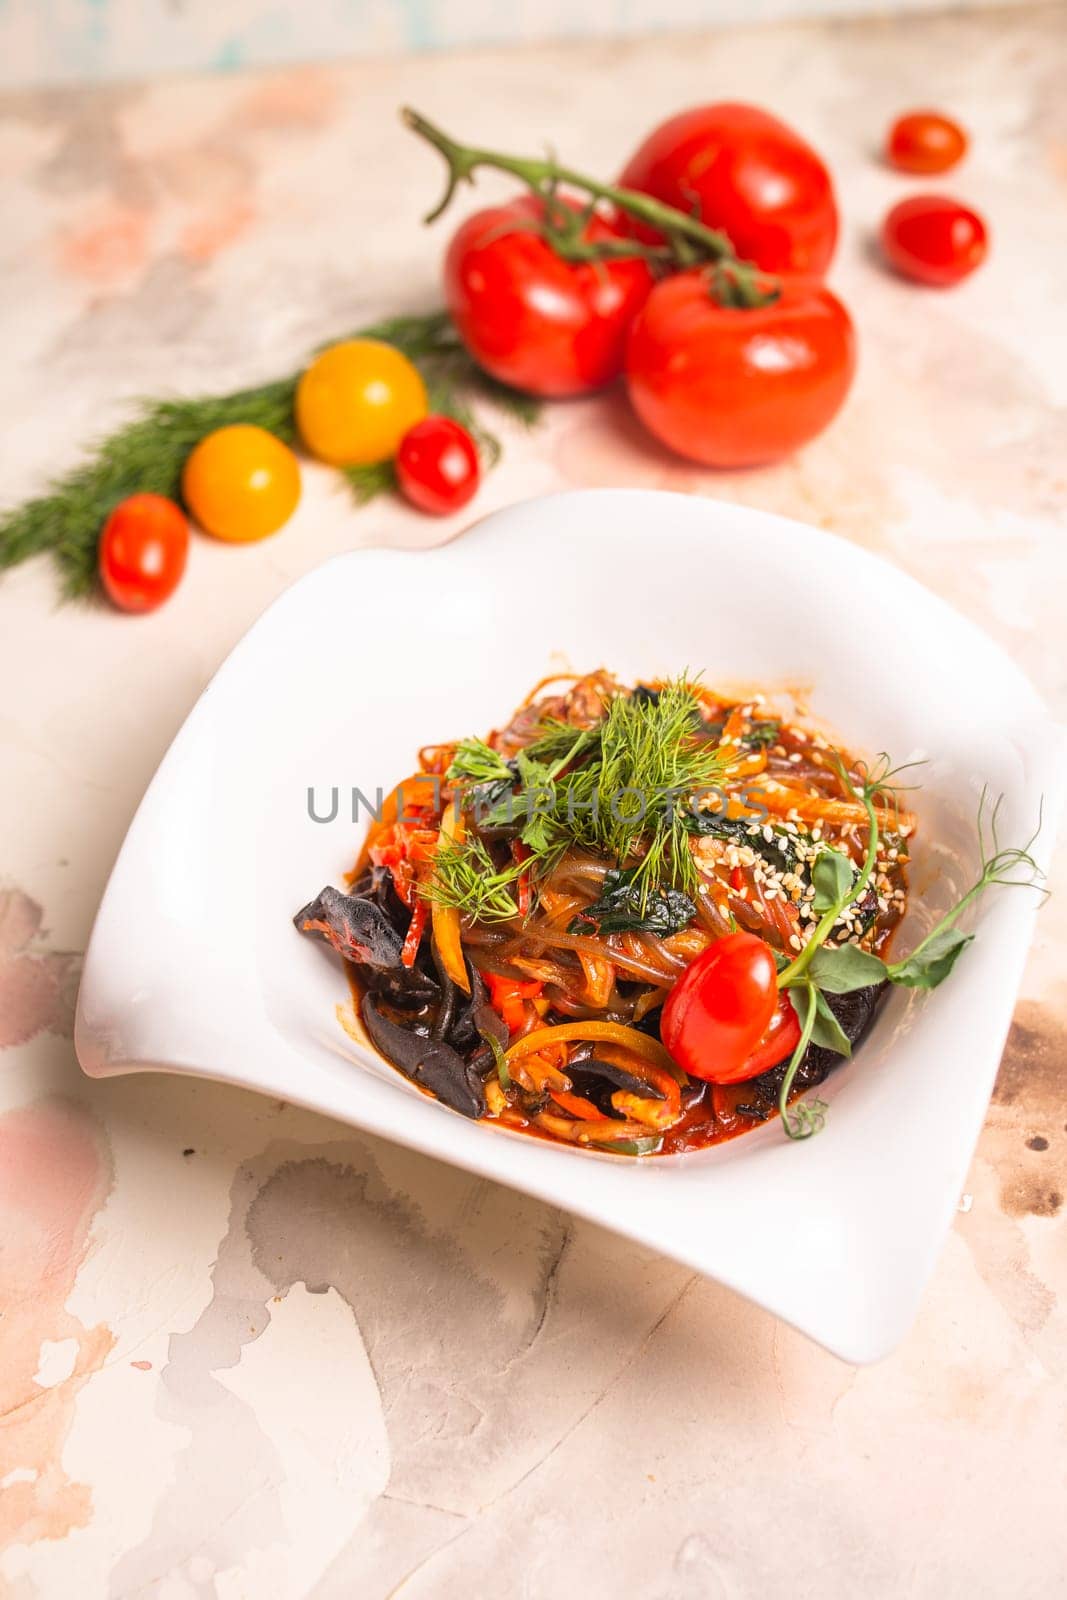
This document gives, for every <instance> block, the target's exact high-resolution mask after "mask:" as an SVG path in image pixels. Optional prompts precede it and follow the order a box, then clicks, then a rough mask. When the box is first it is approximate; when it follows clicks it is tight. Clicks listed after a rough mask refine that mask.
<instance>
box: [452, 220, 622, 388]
mask: <svg viewBox="0 0 1067 1600" xmlns="http://www.w3.org/2000/svg"><path fill="white" fill-rule="evenodd" d="M559 203H561V204H563V205H566V206H568V207H569V208H570V209H571V210H572V211H574V212H575V213H577V212H578V211H579V210H580V209H581V208H580V207H579V205H578V202H577V201H574V200H563V201H561V202H559ZM544 221H545V205H544V202H543V201H542V200H540V199H539V198H538V197H537V196H535V195H521V196H519V197H518V198H517V199H515V200H510V201H508V202H507V204H505V205H499V206H492V207H490V208H489V209H488V210H485V211H479V212H477V213H476V214H475V215H474V216H473V217H470V218H469V219H468V220H467V221H466V222H465V223H463V225H462V226H461V227H460V229H459V230H458V232H457V233H456V234H455V236H454V238H453V240H452V243H451V244H450V246H449V249H448V255H447V258H446V260H445V300H446V303H447V305H448V309H449V311H450V312H451V314H452V318H453V320H454V321H455V324H456V327H457V328H458V329H459V334H460V337H461V338H462V340H463V343H464V344H465V345H466V346H467V349H468V350H469V351H470V353H471V355H472V356H473V357H474V359H475V361H477V362H478V364H479V366H481V367H484V369H485V370H486V372H488V373H490V374H491V375H492V376H493V377H494V378H498V379H499V380H500V382H501V383H506V384H510V386H511V387H512V388H514V389H523V390H525V391H526V392H527V393H528V394H536V395H544V396H546V397H553V396H562V395H575V394H587V393H589V392H590V391H592V390H594V389H602V388H604V386H605V385H606V384H609V383H611V382H612V381H613V380H614V379H615V378H617V377H618V376H619V373H620V372H621V371H622V365H623V356H624V352H625V349H626V335H627V333H628V331H629V327H630V323H631V322H632V321H633V318H634V316H635V314H636V312H637V311H638V310H639V309H640V307H641V306H642V305H643V304H644V302H645V299H646V298H647V296H648V293H649V290H650V289H651V287H652V274H651V272H650V270H649V268H648V265H647V264H646V262H644V261H642V260H640V259H639V258H638V257H635V256H630V257H625V258H623V259H621V260H611V261H579V262H571V261H565V260H564V259H563V258H562V256H560V255H558V254H557V253H556V251H555V250H553V248H552V246H551V244H550V243H549V241H548V240H547V239H546V238H545V237H544V236H543V234H542V232H541V231H540V229H541V227H542V225H543V223H544ZM582 238H583V240H584V241H586V242H590V243H596V242H598V241H602V240H606V241H611V240H617V238H618V235H617V234H616V233H615V232H614V231H613V229H612V228H611V227H610V226H609V225H608V223H607V222H605V221H604V220H603V219H602V218H601V217H598V216H592V217H591V218H590V219H589V221H588V222H587V223H586V224H585V227H584V228H583V230H582Z"/></svg>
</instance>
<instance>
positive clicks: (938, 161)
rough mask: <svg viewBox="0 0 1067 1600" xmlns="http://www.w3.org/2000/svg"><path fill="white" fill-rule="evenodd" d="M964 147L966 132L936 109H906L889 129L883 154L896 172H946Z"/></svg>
mask: <svg viewBox="0 0 1067 1600" xmlns="http://www.w3.org/2000/svg"><path fill="white" fill-rule="evenodd" d="M966 151H967V135H966V134H965V133H964V131H963V129H962V128H961V127H960V125H959V123H958V122H953V120H952V118H951V117H946V116H943V115H942V113H941V112H940V111H909V112H908V114H907V115H906V116H903V117H898V118H897V120H896V122H894V124H893V126H892V127H891V128H890V130H889V139H888V141H887V143H886V158H887V160H888V162H889V165H890V166H891V167H896V168H897V170H898V171H899V172H917V173H931V172H947V171H948V170H949V168H950V167H954V166H955V165H956V163H957V161H961V160H962V159H963V157H964V155H965V154H966Z"/></svg>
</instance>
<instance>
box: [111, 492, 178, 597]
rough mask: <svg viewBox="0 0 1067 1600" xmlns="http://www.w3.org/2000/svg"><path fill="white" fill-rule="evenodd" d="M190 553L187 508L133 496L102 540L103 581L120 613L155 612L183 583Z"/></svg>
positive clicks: (153, 496)
mask: <svg viewBox="0 0 1067 1600" xmlns="http://www.w3.org/2000/svg"><path fill="white" fill-rule="evenodd" d="M188 551H189V524H188V523H187V522H186V520H185V517H184V515H183V514H182V509H181V507H180V506H176V505H175V504H174V501H173V500H167V499H166V498H165V497H164V496H163V495H161V494H133V495H130V497H129V498H128V499H127V500H123V501H122V503H121V504H120V505H117V506H116V507H115V509H114V511H113V512H112V513H111V515H110V516H109V517H108V519H107V521H106V522H105V524H104V531H103V533H102V534H101V535H100V548H99V552H98V555H97V562H98V565H99V569H100V582H101V583H102V584H103V586H104V590H105V592H106V594H107V596H108V599H109V600H111V601H112V603H113V604H114V605H116V606H118V608H119V610H120V611H154V610H155V609H156V607H157V606H161V605H162V604H163V602H164V600H168V599H169V598H170V596H171V595H172V594H173V593H174V591H175V589H176V588H177V587H178V584H179V583H180V582H181V577H182V573H183V572H184V571H185V558H186V555H187V554H188Z"/></svg>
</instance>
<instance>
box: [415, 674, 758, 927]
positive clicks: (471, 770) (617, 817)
mask: <svg viewBox="0 0 1067 1600" xmlns="http://www.w3.org/2000/svg"><path fill="white" fill-rule="evenodd" d="M727 759H728V756H725V755H723V754H722V753H721V752H720V750H719V748H718V744H717V740H716V739H715V737H714V735H713V734H712V735H710V736H709V731H708V729H707V728H706V727H705V725H704V722H703V718H702V714H701V709H700V704H699V702H698V700H697V698H696V695H695V693H694V689H693V685H692V683H691V682H690V681H689V680H687V679H685V678H679V679H677V680H675V681H672V682H670V683H667V684H665V685H664V687H663V688H662V689H661V690H660V691H659V692H658V693H657V694H655V695H653V694H636V695H628V694H624V693H623V694H619V695H616V696H615V697H614V698H613V699H612V700H611V702H610V704H609V706H608V708H607V711H606V712H605V714H604V716H603V718H602V719H601V721H600V722H599V723H598V724H597V725H596V726H595V727H593V728H590V729H586V730H584V731H581V732H579V731H578V730H576V729H575V728H573V727H572V726H570V724H568V723H565V722H549V723H546V724H545V725H544V727H543V728H542V729H541V730H540V732H539V734H538V737H537V738H536V739H535V740H534V741H533V742H532V743H531V744H529V745H527V746H526V747H525V748H524V749H523V750H520V751H519V752H518V755H517V756H516V758H515V761H514V762H512V763H507V762H505V761H504V760H503V758H502V757H501V756H500V755H499V754H498V753H497V752H496V751H495V750H493V749H491V748H490V747H489V746H488V745H486V744H484V743H483V742H482V741H481V740H479V739H468V740H464V741H463V742H462V743H461V744H460V745H458V746H457V749H456V755H455V758H454V760H453V763H452V766H451V767H450V769H449V773H448V776H449V780H450V781H452V782H458V783H460V784H463V785H465V786H466V791H467V796H466V801H465V804H466V805H467V806H472V807H473V808H474V812H475V821H476V824H482V823H484V824H485V825H487V826H488V827H490V828H493V829H500V828H504V829H505V830H506V829H508V828H510V827H513V828H514V830H515V833H516V834H517V836H518V838H519V839H521V841H522V843H523V844H524V845H525V846H526V850H527V855H526V858H525V860H524V862H523V864H522V866H514V865H509V866H507V867H505V868H503V869H499V868H498V867H497V866H496V864H495V862H494V860H493V858H492V856H491V854H490V853H489V851H488V849H487V848H486V845H485V843H484V842H483V840H481V839H480V838H479V837H478V836H477V834H471V835H469V836H468V838H467V839H466V840H465V841H464V842H463V843H462V844H460V845H450V846H449V847H448V848H447V849H446V850H443V851H442V852H441V854H440V855H439V856H438V858H437V862H436V865H435V878H434V887H433V889H432V890H431V891H430V894H431V898H436V899H438V900H439V901H441V902H442V903H444V904H447V905H453V906H455V907H456V908H457V909H458V910H460V911H462V912H463V913H464V914H465V915H466V916H469V917H471V918H473V919H474V920H476V921H491V920H497V919H503V918H506V917H513V916H515V915H516V914H517V908H516V902H515V900H514V898H513V895H512V892H511V891H512V887H513V885H514V884H515V882H516V880H517V878H518V877H519V875H520V873H521V872H523V871H530V872H531V873H532V874H534V876H536V877H540V878H544V877H547V876H548V874H549V873H550V872H551V871H552V869H553V867H554V866H555V865H556V863H557V862H558V861H559V859H560V857H561V856H562V855H563V854H564V852H565V851H566V850H567V849H568V848H570V846H572V845H580V846H584V847H585V848H587V849H590V850H594V851H596V852H597V853H599V854H601V855H604V856H607V857H609V858H610V859H611V860H613V861H614V862H615V863H616V865H617V866H618V867H619V868H623V867H626V868H627V869H628V870H627V888H628V893H629V894H630V895H631V896H632V898H633V899H634V900H635V901H636V902H637V904H638V905H639V906H640V909H641V913H642V914H644V912H645V910H646V908H647V905H648V902H649V898H650V896H651V895H653V894H654V893H655V892H657V891H661V890H663V889H667V888H670V889H676V890H681V891H685V890H692V889H694V888H695V887H696V884H697V882H698V878H699V874H698V871H697V867H696V863H695V862H694V860H693V856H692V852H691V850H690V848H689V829H688V827H687V817H688V816H689V807H690V803H691V801H692V800H693V798H694V797H696V796H698V795H699V794H700V793H701V792H702V791H703V790H706V789H709V788H712V787H714V785H715V783H716V780H717V779H718V778H719V777H720V775H721V773H722V770H723V766H724V764H725V762H726V761H727ZM516 790H517V793H514V792H513V791H516Z"/></svg>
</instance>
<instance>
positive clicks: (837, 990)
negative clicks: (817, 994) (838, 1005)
mask: <svg viewBox="0 0 1067 1600" xmlns="http://www.w3.org/2000/svg"><path fill="white" fill-rule="evenodd" d="M808 975H809V976H810V977H811V979H812V980H813V982H815V983H817V984H818V986H819V988H820V989H825V990H826V992H827V994H849V993H851V991H852V990H853V989H866V988H867V987H868V985H869V984H872V983H884V982H885V980H886V977H887V976H888V974H887V972H886V966H885V962H884V961H880V960H879V959H878V957H877V956H872V955H871V954H870V953H869V952H868V951H866V950H861V949H860V947H859V945H858V944H843V945H841V946H839V948H838V949H836V950H826V949H821V950H817V951H816V952H815V954H814V955H813V956H812V958H811V964H810V966H809V967H808Z"/></svg>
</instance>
